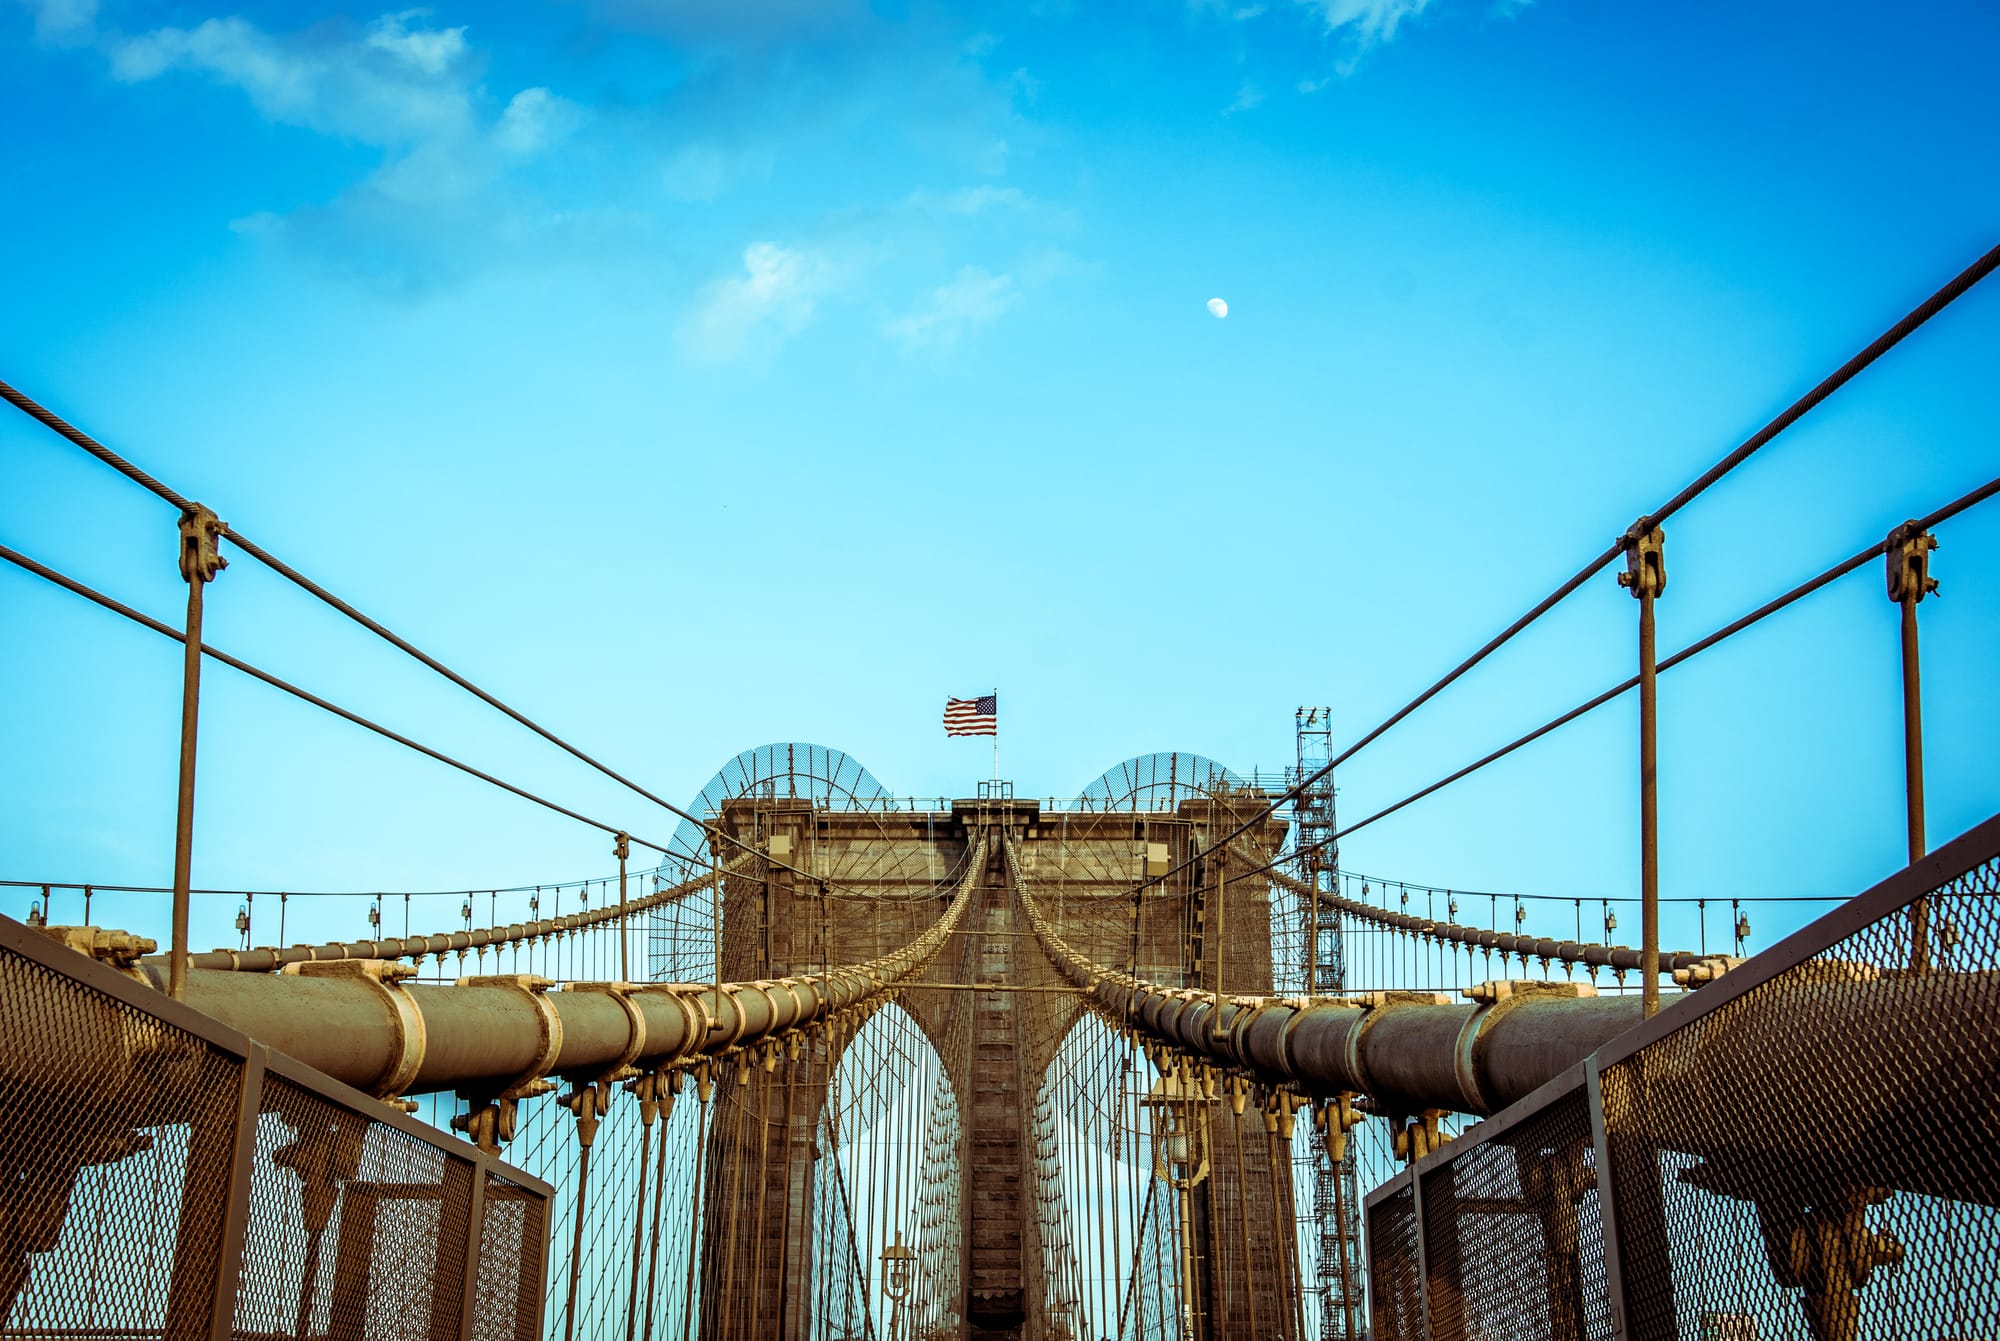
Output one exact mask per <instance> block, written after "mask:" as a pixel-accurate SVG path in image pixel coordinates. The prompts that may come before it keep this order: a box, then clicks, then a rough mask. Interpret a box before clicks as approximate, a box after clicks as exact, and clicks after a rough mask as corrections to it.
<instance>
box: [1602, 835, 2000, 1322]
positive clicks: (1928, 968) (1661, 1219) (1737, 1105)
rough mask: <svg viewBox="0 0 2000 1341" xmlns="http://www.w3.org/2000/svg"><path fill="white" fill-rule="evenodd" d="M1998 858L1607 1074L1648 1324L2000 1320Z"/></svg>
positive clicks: (1629, 1256)
mask: <svg viewBox="0 0 2000 1341" xmlns="http://www.w3.org/2000/svg"><path fill="white" fill-rule="evenodd" d="M1996 894H2000V859H1994V858H1989V859H1987V860H1985V861H1984V862H1982V863H1981V864H1979V865H1978V866H1976V867H1974V868H1973V869H1971V870H1970V871H1968V872H1966V873H1965V874H1964V875H1961V876H1959V877H1958V878H1956V879H1954V880H1951V881H1950V882H1948V883H1946V884H1945V885H1943V886H1942V887H1941V888H1938V889H1936V890H1932V891H1929V892H1928V894H1927V897H1923V898H1921V899H1918V900H1915V901H1914V902H1912V903H1910V904H1909V905H1908V906H1906V907H1896V908H1893V909H1891V910H1889V911H1888V912H1887V913H1886V915H1884V916H1881V917H1879V918H1878V919H1877V920H1875V921H1873V922H1871V923H1868V924H1867V925H1864V926H1862V927H1860V928H1859V929H1858V930H1855V931H1853V932H1852V933H1850V934H1847V935H1845V936H1843V937H1841V938H1840V939H1838V940H1836V941H1834V942H1833V943H1831V944H1829V945H1827V946H1826V947H1825V948H1824V949H1821V950H1819V951H1818V952H1817V953H1813V954H1810V955H1807V956H1804V957H1802V958H1800V959H1799V961H1798V962H1797V963H1795V964H1793V965H1792V966H1791V967H1789V968H1787V969H1785V970H1784V971H1783V972H1780V973H1777V974H1775V975H1774V976H1771V977H1770V978H1768V979H1767V980H1765V981H1762V982H1760V983H1758V984H1757V985H1756V986H1755V987H1754V988H1752V989H1750V990H1749V991H1747V992H1744V993H1742V994H1740V995H1738V996H1736V997H1735V998H1734V999H1733V1000H1727V1001H1725V1002H1723V1003H1722V1004H1721V1005H1720V1006H1719V1007H1718V1008H1716V1009H1714V1010H1711V1011H1708V1012H1706V1013H1704V1014H1702V1015H1700V1016H1699V1017H1697V1018H1695V1019H1694V1020H1692V1021H1690V1022H1689V1023H1687V1024H1686V1025H1684V1026H1683V1027H1681V1028H1678V1029H1675V1030H1674V1031H1673V1032H1671V1033H1669V1034H1667V1035H1666V1036H1665V1037H1663V1038H1660V1039H1658V1040H1657V1041H1654V1042H1651V1043H1648V1044H1647V1045H1646V1046H1644V1047H1643V1048H1641V1049H1639V1050H1638V1051H1637V1052H1636V1053H1634V1054H1633V1055H1632V1056H1630V1057H1629V1058H1627V1059H1625V1060H1623V1061H1620V1062H1618V1063H1616V1064H1614V1065H1609V1066H1607V1067H1606V1068H1605V1070H1604V1073H1603V1082H1602V1083H1603V1101H1604V1114H1605V1123H1606V1129H1607V1138H1608V1141H1609V1147H1610V1151H1611V1160H1612V1172H1613V1175H1614V1186H1615V1196H1616V1198H1617V1214H1618V1230H1619V1239H1620V1243H1621V1246H1622V1250H1623V1263H1622V1264H1623V1268H1624V1290H1625V1298H1626V1306H1627V1310H1628V1313H1629V1316H1630V1328H1631V1335H1632V1336H1634V1337H1648V1338H1650V1337H1670V1336H1713V1337H1727V1338H1736V1337H1741V1338H1751V1337H1755V1338H1757V1339H1758V1341H1769V1339H1770V1338H1791V1337H1797V1338H1808V1337H1809V1338H1813V1341H1848V1339H1849V1338H1854V1337H1861V1336H1866V1337H1913V1338H1914V1337H1924V1338H1931V1337H1954V1338H1955V1337H1974V1336H1980V1337H1984V1336H1992V1335H1995V1334H1996V1332H2000V1211H1996V1204H2000V1145H1996V1138H2000V900H1996V898H1995V896H1996Z"/></svg>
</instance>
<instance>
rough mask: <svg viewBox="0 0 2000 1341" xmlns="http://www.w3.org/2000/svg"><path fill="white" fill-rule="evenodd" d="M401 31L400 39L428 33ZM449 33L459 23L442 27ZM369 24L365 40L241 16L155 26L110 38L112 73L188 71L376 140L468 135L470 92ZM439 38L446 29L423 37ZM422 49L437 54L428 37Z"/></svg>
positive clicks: (340, 131) (286, 118)
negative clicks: (279, 27)
mask: <svg viewBox="0 0 2000 1341" xmlns="http://www.w3.org/2000/svg"><path fill="white" fill-rule="evenodd" d="M398 31H399V33H400V34H401V36H400V37H399V38H398V39H397V40H398V41H402V42H409V41H411V40H415V39H419V38H421V37H424V36H426V35H424V34H413V33H410V32H408V31H407V30H404V29H401V28H400V25H399V27H398ZM446 31H447V32H452V31H455V30H446ZM379 35H380V33H379V31H372V32H371V33H370V35H369V37H368V38H367V40H365V41H362V42H352V41H345V42H331V43H329V42H313V41H306V40H302V39H291V40H287V39H284V38H280V37H275V36H273V35H272V34H270V33H267V32H265V31H264V30H263V29H261V28H259V27H257V26H256V25H255V24H252V23H250V22H248V21H247V20H244V19H240V18H226V19H209V20H207V21H205V22H203V23H201V24H199V25H198V26H196V27H194V28H156V29H154V30H153V31H152V32H149V33H143V34H141V35H139V36H137V37H129V38H117V37H113V38H108V39H107V40H106V43H105V50H106V55H107V56H108V58H109V59H110V62H111V74H112V77H113V78H115V79H119V80H122V81H124V82H126V83H134V84H136V83H144V82H146V81H148V80H152V79H158V78H159V77H161V76H162V75H164V74H166V73H167V72H169V71H171V70H193V71H197V72H199V73H202V74H206V75H208V76H210V77H211V78H214V79H216V80H219V81H220V82H222V83H224V84H229V85H232V86H234V87H236V88H239V89H241V90H243V92H244V94H245V95H246V96H247V97H248V98H249V99H250V102H251V105H252V106H254V107H255V108H256V109H257V110H258V112H259V113H260V114H262V115H263V116H264V117H266V118H267V119H269V120H272V121H279V122H283V123H285V124H287V125H294V126H303V127H305V128H306V129H309V130H315V131H319V132H322V133H325V134H333V135H342V136H346V137H349V138H352V139H356V140H360V141H362V142H363V143H367V144H375V145H383V146H388V145H397V144H406V143H409V142H411V141H413V140H418V139H436V138H438V137H440V136H445V135H461V134H465V133H467V132H469V131H470V130H471V128H472V123H473V119H474V118H473V109H472V100H471V90H470V89H469V88H468V87H467V86H466V85H465V84H464V83H463V82H462V81H460V80H457V79H453V78H449V77H446V75H447V72H446V71H445V70H444V69H443V68H442V67H440V69H438V70H436V71H433V70H430V69H428V68H426V67H425V66H423V65H421V64H416V63H413V61H412V58H411V57H410V56H409V55H408V54H407V52H406V51H405V50H403V49H401V48H392V49H387V50H385V49H383V48H382V47H380V46H379V45H377V43H376V41H375V38H376V37H377V36H379ZM429 36H433V37H441V36H442V34H429ZM417 49H420V50H428V51H431V52H432V53H433V57H426V59H431V58H435V52H436V51H437V50H438V48H437V47H436V46H435V44H433V45H432V46H430V47H425V46H424V45H423V43H422V42H421V41H419V43H418V48H417Z"/></svg>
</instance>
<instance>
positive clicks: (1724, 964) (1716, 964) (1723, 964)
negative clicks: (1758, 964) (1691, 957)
mask: <svg viewBox="0 0 2000 1341" xmlns="http://www.w3.org/2000/svg"><path fill="white" fill-rule="evenodd" d="M1744 962H1745V961H1744V960H1741V959H1738V958H1737V957H1736V956H1735V955H1710V956H1708V958H1706V959H1703V960H1700V961H1698V962H1696V963H1693V964H1690V965H1688V966H1687V967H1686V968H1677V969H1675V970H1674V981H1675V982H1676V983H1677V984H1679V985H1680V986H1682V987H1686V988H1690V989H1692V988H1696V987H1706V986H1707V985H1708V984H1709V983H1712V982H1714V981H1715V980H1716V979H1718V978H1720V977H1721V976H1722V975H1723V974H1725V973H1727V972H1729V971H1730V970H1731V969H1733V968H1735V967H1737V966H1738V965H1740V964H1742V963H1744Z"/></svg>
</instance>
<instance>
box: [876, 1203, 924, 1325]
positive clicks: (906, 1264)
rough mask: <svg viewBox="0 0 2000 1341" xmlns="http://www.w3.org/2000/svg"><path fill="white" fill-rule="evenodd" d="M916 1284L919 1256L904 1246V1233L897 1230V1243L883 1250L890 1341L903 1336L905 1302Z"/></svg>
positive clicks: (883, 1289)
mask: <svg viewBox="0 0 2000 1341" xmlns="http://www.w3.org/2000/svg"><path fill="white" fill-rule="evenodd" d="M916 1283H917V1255H916V1254H915V1253H913V1252H911V1251H910V1250H909V1249H908V1248H907V1247H905V1246H904V1245H903V1233H902V1231H901V1230H897V1231H896V1241H895V1242H894V1243H892V1244H890V1245H889V1246H888V1247H886V1248H884V1249H883V1250H882V1293H883V1294H885V1295H887V1296H888V1297H889V1336H888V1341H897V1338H898V1337H899V1336H900V1335H902V1328H903V1301H904V1300H906V1299H908V1298H909V1297H910V1291H911V1289H912V1288H913V1287H914V1286H915V1285H916Z"/></svg>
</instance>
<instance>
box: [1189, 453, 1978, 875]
mask: <svg viewBox="0 0 2000 1341" xmlns="http://www.w3.org/2000/svg"><path fill="white" fill-rule="evenodd" d="M1995 494H2000V479H1993V480H1989V481H1987V482H1986V483H1985V484H1982V485H1980V486H1979V487H1978V488H1977V489H1974V490H1972V491H1971V492H1970V493H1967V494H1963V495H1961V496H1960V497H1958V498H1955V499H1953V500H1952V501H1951V502H1949V503H1947V504H1945V505H1944V506H1943V507H1941V508H1939V509H1938V510H1937V511H1935V512H1933V513H1931V514H1930V515H1929V516H1927V517H1921V518H1918V519H1917V520H1916V523H1915V525H1916V529H1917V530H1919V531H1928V530H1930V529H1931V528H1932V527H1933V526H1937V525H1939V524H1941V523H1943V522H1947V521H1950V520H1951V519H1952V518H1953V517H1956V516H1957V515H1958V514H1959V513H1961V512H1964V511H1966V510H1967V509H1968V508H1971V507H1974V506H1976V505H1977V504H1980V503H1983V502H1985V501H1986V500H1987V499H1989V498H1991V497H1993V496H1994V495H1995ZM1888 544H1889V542H1888V540H1887V539H1886V538H1884V539H1882V540H1878V541H1876V542H1875V543H1874V544H1872V545H1870V546H1869V547H1868V548H1867V549H1864V550H1862V551H1861V552H1860V553H1859V554H1855V555H1853V556H1852V557H1850V558H1846V559H1842V560H1841V561H1840V562H1839V563H1837V564H1835V565H1834V566H1833V567H1831V568H1829V569H1827V570H1826V571H1825V572H1823V573H1821V574H1819V575H1818V576H1817V577H1813V578H1808V579H1807V580H1806V581H1804V582H1801V583H1800V584H1799V585H1798V586H1796V587H1793V588H1792V589H1791V590H1790V591H1788V592H1786V593H1785V594H1784V595H1782V596H1779V597H1777V598H1776V599H1775V600H1771V601H1767V602H1765V603H1764V604H1763V605H1760V606H1758V607H1757V608H1756V609H1755V610H1752V611H1751V612H1750V613H1749V614H1747V615H1744V616H1743V617H1741V618H1740V619H1736V620H1733V621H1732V622H1730V623H1728V624H1725V625H1723V626H1722V627H1721V628H1719V629H1717V630H1716V631H1715V632H1713V633H1711V634H1709V635H1708V636H1707V637H1705V638H1701V639H1698V640H1697V641H1695V642H1692V643H1689V644H1688V645H1687V646H1686V647H1683V648H1682V649H1681V650H1680V651H1678V652H1676V653H1674V654H1673V655H1672V656H1669V657H1665V658H1663V659H1662V660H1661V661H1660V663H1659V670H1660V672H1662V673H1664V672H1666V671H1669V670H1671V669H1673V668H1674V667H1675V666H1678V665H1680V664H1681V663H1682V662H1684V661H1687V660H1689V659H1690V658H1692V657H1695V656H1699V655H1700V654H1701V653H1703V652H1706V651H1708V650H1709V649H1710V648H1712V647H1714V646H1715V645H1716V644H1718V643H1721V642H1723V641H1725V640H1727V639H1729V638H1732V637H1734V636H1735V635H1736V634H1739V633H1741V632H1743V630H1745V629H1747V628H1749V627H1750V626H1751V625H1753V624H1756V623H1758V622H1759V621H1761V620H1763V619H1765V618H1767V617H1769V616H1771V615H1774V614H1776V613H1777V612H1778V611H1780V610H1783V609H1784V608H1785V607H1786V606H1788V605H1791V604H1793V603H1794V602H1796V601H1799V600H1802V599H1804V598H1805V597H1807V596H1810V595H1812V594H1813V593H1814V592H1816V591H1818V590H1819V589H1820V588H1821V587H1824V586H1826V585H1827V584H1828V583H1830V582H1833V581H1836V580H1838V579H1839V578H1843V577H1845V576H1847V575H1848V574H1849V573H1851V572H1853V571H1854V570H1855V569H1857V568H1859V567H1861V566H1862V565H1863V564H1865V563H1867V562H1868V561H1869V560H1870V559H1874V558H1878V557H1880V556H1881V554H1882V553H1883V551H1884V550H1886V549H1887V548H1888ZM1638 683H1639V677H1638V676H1636V675H1634V676H1630V677H1628V678H1627V679H1625V680H1623V681H1621V682H1620V683H1618V684H1616V685H1613V686H1612V687H1611V688H1609V689H1607V690H1605V691H1604V692H1603V693H1601V694H1599V695H1597V696H1596V697H1595V698H1592V699H1589V700H1587V701H1585V702H1583V703H1580V704H1578V705H1577V706H1576V707H1574V708H1571V709H1570V710H1569V711H1568V712H1566V713H1564V714H1562V715H1561V716H1560V717H1556V718H1553V719H1551V720H1549V721H1547V722H1544V723H1543V724H1542V725H1540V726H1538V727H1536V728H1535V729H1534V730H1533V731H1530V732H1528V733H1527V734H1526V735H1524V736H1520V737H1518V738H1517V739H1515V740H1513V741H1510V742H1509V743H1507V744H1505V745H1502V746H1501V747H1500V748H1499V749H1497V750H1494V751H1493V752H1492V753H1490V754H1487V755H1484V756H1482V757H1481V758H1479V759H1476V760H1474V761H1473V762H1472V763H1469V764H1467V765H1466V766H1465V767H1463V768H1461V769H1459V770H1458V771H1457V772H1455V773H1452V774H1450V775H1448V776H1446V777H1442V778H1439V779H1438V780H1437V781H1436V782H1433V783H1431V784H1430V785H1429V786H1427V787H1424V788H1421V789H1420V790H1418V791H1414V792H1412V793H1410V794H1409V795H1408V796H1405V797H1404V798H1403V799H1402V800H1400V801H1397V802H1396V803H1394V804H1393V805H1388V806H1384V807H1383V808H1382V809H1380V810H1378V811H1376V812H1375V813H1374V814H1372V815H1369V816H1368V817H1367V818H1366V819H1361V820H1356V821H1355V822H1354V823H1353V824H1350V825H1347V826H1346V827H1344V828H1342V829H1340V830H1338V831H1336V832H1335V833H1333V834H1331V835H1329V836H1328V837H1326V838H1323V839H1321V840H1319V841H1318V842H1316V843H1312V844H1310V845H1308V846H1306V847H1302V848H1299V849H1297V850H1295V851H1292V852H1287V853H1284V854H1283V855H1282V856H1280V857H1277V858H1275V859H1273V860H1271V861H1269V862H1266V863H1265V864H1264V865H1262V866H1259V867H1256V868H1254V869H1252V870H1248V871H1242V872H1237V873H1232V874H1231V875H1230V877H1229V880H1230V883H1232V884H1233V883H1235V882H1236V881H1237V880H1240V879H1243V878H1245V877H1247V876H1252V875H1261V874H1263V873H1264V872H1265V871H1269V870H1272V869H1274V868H1275V867H1276V866H1278V865H1279V864H1280V863H1282V862H1285V861H1291V860H1294V859H1296V858H1298V857H1302V856H1308V855H1310V854H1311V853H1314V852H1317V851H1319V850H1321V849H1322V848H1325V847H1327V846H1328V845H1330V844H1332V843H1336V842H1338V841H1339V840H1341V839H1342V838H1345V837H1347V835H1349V834H1351V833H1355V832H1358V831H1359V830H1361V829H1365V828H1367V827H1368V826H1369V825H1371V824H1373V823H1374V822H1375V821H1376V820H1379V819H1386V818H1388V817H1389V816H1390V815H1393V814H1395V813H1396V812H1397V811H1398V810H1401V809H1402V808H1403V807H1405V806H1407V805H1410V804H1412V803H1414V802H1417V801H1421V800H1422V799H1423V798H1425V797H1426V796H1429V795H1430V794H1431V793H1433V792H1435V791H1439V790H1440V789H1442V788H1445V787H1449V786H1450V785H1451V784H1452V783H1454V782H1457V781H1458V780H1459V779H1461V778H1464V777H1467V776H1469V775H1471V774H1473V773H1476V772H1478V771H1479V770H1480V769H1482V768H1484V767H1486V766H1487V765H1488V764H1490V763H1493V762H1495V761H1497V760H1500V759H1504V758H1506V757H1507V756H1508V755H1510V754H1512V753H1513V752H1514V751H1516V750H1518V749H1520V748H1521V747H1522V746H1524V745H1529V744H1532V743H1534V742H1535V741H1537V740H1540V739H1541V738H1542V737H1543V736H1546V735H1547V734H1549V732H1551V731H1554V730H1556V729H1557V728H1558V727H1562V726H1567V725H1568V724H1569V723H1571V722H1573V721H1575V720H1576V719H1577V718H1579V717H1581V716H1583V715H1584V714H1585V713H1588V712H1592V711H1594V710H1595V709H1598V708H1601V707H1603V706H1604V705H1605V704H1606V703H1609V702H1610V701H1611V700H1612V699H1614V698H1617V697H1618V696H1619V695H1620V694H1623V693H1625V692H1626V691H1627V690H1630V689H1632V688H1633V687H1635V686H1636V685H1637V684H1638ZM1244 827H1245V828H1246V829H1247V828H1248V826H1247V825H1246V826H1244ZM1241 832H1243V830H1238V831H1237V833H1235V834H1231V835H1229V837H1228V838H1227V839H1224V840H1223V841H1224V842H1228V841H1231V840H1233V839H1234V838H1236V837H1237V836H1238V834H1240V833H1241Z"/></svg>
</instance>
